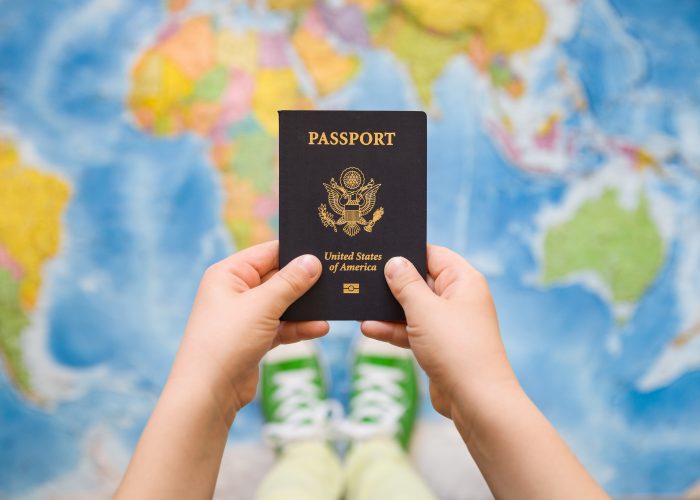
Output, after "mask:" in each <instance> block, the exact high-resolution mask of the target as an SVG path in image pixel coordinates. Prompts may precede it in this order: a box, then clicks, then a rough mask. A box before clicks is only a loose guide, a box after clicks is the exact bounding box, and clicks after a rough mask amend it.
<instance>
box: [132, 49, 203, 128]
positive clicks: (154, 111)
mask: <svg viewBox="0 0 700 500" xmlns="http://www.w3.org/2000/svg"><path fill="white" fill-rule="evenodd" d="M193 90H194V82H193V81H192V80H191V79H190V78H189V77H188V76H187V75H186V74H185V73H184V71H182V70H181V69H180V67H179V66H178V65H177V64H175V62H173V61H172V60H170V59H168V58H166V57H165V56H163V55H162V54H161V53H160V52H159V51H157V50H153V49H152V50H149V51H148V52H146V53H145V54H144V55H143V57H142V58H141V59H140V60H139V61H138V62H137V63H136V66H134V69H133V71H132V87H131V95H130V96H129V107H130V108H131V109H132V111H133V112H134V115H135V116H136V119H137V120H138V122H139V125H141V126H142V127H145V128H149V129H153V131H154V132H155V133H156V134H158V135H167V134H173V133H177V132H178V131H179V129H180V127H179V122H180V120H181V117H180V116H179V113H180V107H181V106H182V103H183V101H184V100H185V98H187V97H188V96H189V95H190V94H192V91H193Z"/></svg>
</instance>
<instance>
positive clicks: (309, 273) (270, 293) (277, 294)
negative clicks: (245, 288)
mask: <svg viewBox="0 0 700 500" xmlns="http://www.w3.org/2000/svg"><path fill="white" fill-rule="evenodd" d="M320 276H321V261H320V260H318V258H317V257H315V256H314V255H302V256H300V257H297V258H296V259H294V260H293V261H291V262H290V263H289V264H287V265H286V266H284V267H283V268H282V269H280V271H279V272H277V273H275V274H274V275H273V276H272V277H271V278H270V279H268V280H267V281H266V282H265V283H263V284H261V285H260V286H258V287H257V288H254V289H253V290H251V292H249V293H252V294H253V295H254V296H255V300H254V301H253V303H256V302H257V303H259V304H260V305H262V306H263V307H264V308H265V312H266V313H267V314H268V315H269V317H273V318H279V317H280V316H281V315H282V313H283V312H284V311H286V310H287V308H288V307H289V306H290V305H291V304H292V302H294V301H295V300H297V299H298V298H299V297H301V296H302V295H304V293H306V291H307V290H308V289H309V288H311V287H312V286H313V284H314V283H316V281H317V280H318V278H319V277H320Z"/></svg>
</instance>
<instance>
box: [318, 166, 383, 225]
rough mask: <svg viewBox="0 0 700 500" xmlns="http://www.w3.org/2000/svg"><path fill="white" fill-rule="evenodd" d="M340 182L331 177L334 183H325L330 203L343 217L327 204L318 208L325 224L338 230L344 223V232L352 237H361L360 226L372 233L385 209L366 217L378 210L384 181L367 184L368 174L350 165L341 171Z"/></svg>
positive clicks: (381, 208)
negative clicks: (358, 235)
mask: <svg viewBox="0 0 700 500" xmlns="http://www.w3.org/2000/svg"><path fill="white" fill-rule="evenodd" d="M339 179H340V183H338V182H336V181H335V178H333V177H331V180H330V182H328V183H325V182H324V183H323V187H325V188H326V192H327V193H328V205H330V207H331V209H332V210H333V212H335V213H336V214H337V215H339V216H340V217H339V218H338V219H336V218H334V217H333V215H332V214H331V213H330V212H329V211H328V207H327V206H326V204H325V203H322V204H321V205H320V206H319V207H318V216H319V217H320V218H321V223H322V224H323V225H324V226H325V227H329V228H332V229H333V231H335V232H338V229H337V227H336V226H343V232H344V233H345V234H347V235H348V236H357V234H358V233H359V232H360V228H361V227H362V228H364V230H365V231H367V232H368V233H371V232H372V229H373V228H374V225H375V224H376V223H377V222H378V221H379V219H381V218H382V215H384V208H383V207H379V208H378V209H377V210H375V211H374V212H373V213H372V218H371V219H370V220H367V219H365V216H366V215H368V214H369V213H370V212H372V210H373V209H374V205H375V203H376V202H377V191H379V188H380V187H381V184H377V183H375V182H374V179H370V180H369V182H368V183H366V184H365V174H364V173H362V170H360V169H359V168H357V167H348V168H346V169H345V170H343V171H342V172H341V173H340V177H339Z"/></svg>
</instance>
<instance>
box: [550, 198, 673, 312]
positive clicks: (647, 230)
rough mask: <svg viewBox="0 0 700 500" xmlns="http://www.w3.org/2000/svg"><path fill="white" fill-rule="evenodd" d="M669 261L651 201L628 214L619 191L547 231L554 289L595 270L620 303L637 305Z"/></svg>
mask: <svg viewBox="0 0 700 500" xmlns="http://www.w3.org/2000/svg"><path fill="white" fill-rule="evenodd" d="M663 259H664V246H663V241H662V239H661V236H660V234H659V231H658V229H657V228H656V225H655V223H654V221H653V219H652V218H651V215H650V213H649V205H648V200H647V198H646V196H645V195H642V196H641V198H640V200H639V204H638V206H637V208H636V209H634V210H625V209H624V208H623V207H622V206H620V204H619V203H618V197H617V193H616V192H615V190H613V189H608V190H606V191H605V192H603V194H602V195H601V196H600V197H599V198H596V199H592V200H589V201H587V202H585V203H584V204H583V205H581V207H580V208H579V209H578V210H577V212H576V213H575V215H574V216H573V218H571V219H570V220H568V221H567V222H565V223H563V224H560V225H557V226H554V227H552V228H550V229H549V230H548V231H547V234H546V235H545V240H544V272H543V280H544V282H545V283H546V284H551V283H553V282H556V281H561V280H563V279H566V278H568V277H570V276H571V275H573V274H575V273H579V272H583V271H592V272H594V273H596V274H597V275H598V276H599V277H600V279H601V280H602V281H603V282H604V283H605V284H606V285H607V286H608V288H609V290H610V291H611V293H612V299H613V301H614V302H616V303H632V302H636V301H637V300H638V299H639V298H640V297H641V296H642V294H643V293H644V292H645V291H646V290H647V288H648V287H649V285H651V283H652V282H653V281H654V278H655V277H656V275H657V273H658V271H659V269H660V268H661V265H662V263H663Z"/></svg>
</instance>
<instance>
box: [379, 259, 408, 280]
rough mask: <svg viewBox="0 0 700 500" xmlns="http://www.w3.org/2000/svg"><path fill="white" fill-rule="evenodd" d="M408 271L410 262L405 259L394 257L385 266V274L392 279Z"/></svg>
mask: <svg viewBox="0 0 700 500" xmlns="http://www.w3.org/2000/svg"><path fill="white" fill-rule="evenodd" d="M406 269H408V261H407V260H406V259H404V258H403V257H392V258H391V259H389V262H387V263H386V266H384V274H385V275H386V277H387V278H389V279H391V278H393V277H395V276H398V275H399V274H400V273H402V272H403V271H405V270H406Z"/></svg>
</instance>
